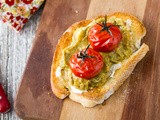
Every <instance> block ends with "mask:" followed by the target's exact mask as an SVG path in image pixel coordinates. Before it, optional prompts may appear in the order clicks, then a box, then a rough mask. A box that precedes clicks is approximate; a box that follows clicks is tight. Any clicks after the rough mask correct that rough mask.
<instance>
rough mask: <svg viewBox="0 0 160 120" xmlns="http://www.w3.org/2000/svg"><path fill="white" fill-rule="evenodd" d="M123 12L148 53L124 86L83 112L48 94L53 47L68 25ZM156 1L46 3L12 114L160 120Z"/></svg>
mask: <svg viewBox="0 0 160 120" xmlns="http://www.w3.org/2000/svg"><path fill="white" fill-rule="evenodd" d="M117 11H121V12H127V13H130V14H133V15H135V16H137V17H138V18H139V19H140V20H142V21H143V22H144V25H145V26H146V28H147V35H146V37H145V38H144V39H143V41H144V42H145V43H147V44H148V45H149V47H150V51H149V53H148V54H147V56H146V57H145V58H144V59H143V60H142V61H141V62H140V63H138V65H137V67H136V68H135V70H134V72H133V74H132V75H131V76H130V78H128V79H127V81H126V82H125V84H124V85H123V86H122V87H121V88H120V89H119V90H118V91H117V92H116V93H115V94H114V95H112V96H111V97H110V98H109V99H108V100H107V101H106V102H105V103H104V104H103V105H98V106H96V107H94V108H84V107H82V106H81V105H80V104H78V103H75V102H73V101H71V100H69V99H68V98H67V99H65V100H59V99H57V98H56V97H55V96H54V95H53V93H52V91H51V89H50V68H51V63H52V57H53V53H54V50H55V46H56V44H57V42H58V39H59V38H60V36H61V35H62V33H63V32H64V31H65V30H66V29H67V27H69V26H70V25H71V24H72V23H74V22H76V21H80V20H82V19H86V18H87V19H89V18H94V17H96V16H98V15H102V14H110V13H113V12H117ZM159 11H160V0H154V1H153V0H143V1H138V0H130V1H128V0H121V1H119V0H112V1H111V0H103V1H98V0H91V1H89V0H68V1H65V0H57V1H56V0H48V1H47V2H46V5H45V9H44V11H43V14H42V19H41V21H40V25H39V28H38V31H37V33H36V38H35V40H34V43H33V46H32V52H31V53H30V57H29V59H28V62H27V65H26V69H25V72H24V75H23V77H22V82H21V85H20V88H19V92H18V94H17V97H16V101H15V110H16V113H17V114H18V116H20V117H21V118H23V119H31V118H32V119H47V120H48V119H52V120H58V119H61V120H64V119H65V120H89V119H91V120H119V119H122V120H136V119H138V120H159V119H160V64H159V62H160V61H159V59H160V56H159V53H160V12H159Z"/></svg>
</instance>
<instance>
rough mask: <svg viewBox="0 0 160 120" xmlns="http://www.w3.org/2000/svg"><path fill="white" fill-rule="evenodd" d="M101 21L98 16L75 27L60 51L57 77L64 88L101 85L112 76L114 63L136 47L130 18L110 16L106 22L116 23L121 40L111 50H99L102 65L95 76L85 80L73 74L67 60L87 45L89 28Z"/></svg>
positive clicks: (120, 60)
mask: <svg viewBox="0 0 160 120" xmlns="http://www.w3.org/2000/svg"><path fill="white" fill-rule="evenodd" d="M102 21H104V19H103V18H99V19H97V20H96V21H95V20H93V21H92V22H91V23H90V24H89V25H88V26H86V27H81V28H77V29H76V30H75V32H74V34H73V36H72V43H71V44H70V46H68V47H66V48H65V49H64V50H63V51H62V58H61V61H60V62H61V64H60V66H59V67H60V75H59V76H58V77H59V78H60V79H62V80H63V81H64V86H65V87H66V88H68V89H71V86H74V87H75V88H76V89H79V90H82V91H87V90H91V89H93V88H95V87H100V86H103V85H104V84H105V83H106V82H107V81H109V80H110V79H111V77H113V69H111V68H113V66H115V65H116V64H121V62H122V61H124V60H125V59H127V58H128V57H130V56H131V55H132V54H133V52H135V50H136V49H137V48H136V47H135V38H134V34H133V31H132V27H131V24H132V23H131V20H126V21H123V20H122V19H120V18H115V17H111V18H109V19H108V21H107V22H110V23H113V24H115V25H118V26H119V28H120V30H121V33H122V40H121V42H120V43H119V45H118V47H117V48H116V49H115V50H114V51H112V52H100V54H101V55H102V56H103V60H104V67H103V69H102V70H101V72H100V73H99V74H98V75H97V76H96V77H94V78H91V79H89V80H87V79H84V78H79V77H77V76H75V75H74V74H73V73H72V71H71V69H70V67H69V60H70V58H71V56H72V55H73V54H75V53H76V52H78V51H80V50H82V49H84V48H86V47H87V46H88V44H89V42H88V39H87V35H88V31H89V29H90V28H91V27H92V26H93V25H94V24H96V23H101V22H102ZM119 68H120V67H119ZM114 72H115V71H114ZM111 74H112V76H111ZM115 74H116V73H115Z"/></svg>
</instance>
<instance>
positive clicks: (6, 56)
mask: <svg viewBox="0 0 160 120" xmlns="http://www.w3.org/2000/svg"><path fill="white" fill-rule="evenodd" d="M42 9H43V8H41V9H40V10H39V11H38V12H37V13H36V14H35V15H34V16H33V17H32V18H31V19H30V20H29V22H28V23H27V24H26V25H25V27H24V29H23V30H22V31H21V32H20V33H16V32H15V31H14V30H11V29H10V28H9V27H7V26H6V25H5V24H3V23H2V22H0V71H1V72H0V82H2V84H3V87H4V89H5V91H6V92H7V95H8V98H9V100H10V102H11V105H12V110H11V111H10V112H8V113H7V114H0V120H19V118H18V117H17V115H16V114H15V112H14V110H13V102H14V98H15V94H16V92H17V90H18V86H19V83H20V80H21V76H22V73H23V71H24V68H25V65H26V61H27V58H28V55H29V52H30V48H31V46H32V41H33V38H34V37H35V32H36V28H37V24H38V22H39V19H40V15H41V13H42Z"/></svg>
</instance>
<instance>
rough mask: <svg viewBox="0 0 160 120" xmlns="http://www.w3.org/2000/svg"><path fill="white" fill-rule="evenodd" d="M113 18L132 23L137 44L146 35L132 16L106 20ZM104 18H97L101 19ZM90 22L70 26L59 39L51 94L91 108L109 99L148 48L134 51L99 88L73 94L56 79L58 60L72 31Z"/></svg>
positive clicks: (68, 41) (54, 59) (69, 42)
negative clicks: (128, 20)
mask: <svg viewBox="0 0 160 120" xmlns="http://www.w3.org/2000/svg"><path fill="white" fill-rule="evenodd" d="M113 16H115V17H116V18H121V19H122V20H127V19H130V20H131V21H132V26H131V27H132V28H133V30H134V34H135V35H136V38H137V43H140V41H141V39H142V38H143V37H144V35H145V34H146V29H145V27H144V26H143V24H142V23H141V22H140V21H139V20H138V19H137V18H136V17H134V16H132V15H129V14H126V13H119V12H118V13H114V14H112V15H109V16H108V18H110V17H113ZM101 17H104V16H99V17H97V18H96V19H98V18H101ZM91 22H92V20H84V21H81V22H78V23H75V24H73V25H71V26H70V27H69V28H68V29H67V30H66V31H65V32H64V34H63V35H62V37H61V38H60V40H59V42H58V44H57V47H56V50H55V53H54V57H53V63H52V68H51V87H52V91H53V93H54V94H55V95H56V96H57V97H58V98H60V99H64V98H65V97H67V96H69V98H70V99H72V100H74V101H76V102H79V103H81V104H82V105H83V106H85V107H93V106H95V105H97V104H101V103H102V102H103V101H104V100H106V99H107V98H109V96H110V95H112V94H113V93H114V92H115V91H116V90H117V89H118V88H119V87H120V86H121V85H122V84H123V82H124V81H125V80H126V79H127V78H128V77H129V75H130V74H131V73H132V71H133V69H134V67H135V66H136V64H137V63H138V62H139V61H140V60H141V59H142V58H143V57H144V56H145V55H146V53H147V52H148V51H149V47H148V46H147V45H146V44H142V45H141V46H140V47H139V49H138V50H137V51H135V52H134V53H133V54H132V55H131V56H130V57H129V58H128V59H125V60H124V61H122V67H121V68H120V69H118V70H116V72H115V74H114V76H113V77H112V78H111V79H110V80H109V81H108V82H107V83H106V84H105V85H104V86H102V87H101V88H94V89H92V90H90V91H87V92H83V93H82V94H78V93H74V92H72V91H69V90H68V89H66V88H65V86H64V84H63V80H61V79H59V78H58V77H56V75H55V72H56V69H57V67H58V66H59V65H60V59H61V57H62V50H63V49H64V48H66V47H67V46H69V45H70V44H71V42H72V36H73V33H74V31H75V30H76V29H77V28H79V27H85V26H87V25H88V24H89V23H91Z"/></svg>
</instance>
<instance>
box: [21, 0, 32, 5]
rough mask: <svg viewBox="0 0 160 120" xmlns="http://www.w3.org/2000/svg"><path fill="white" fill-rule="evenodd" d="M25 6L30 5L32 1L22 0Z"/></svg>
mask: <svg viewBox="0 0 160 120" xmlns="http://www.w3.org/2000/svg"><path fill="white" fill-rule="evenodd" d="M22 1H23V2H24V3H25V4H31V3H32V2H33V0H22Z"/></svg>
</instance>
